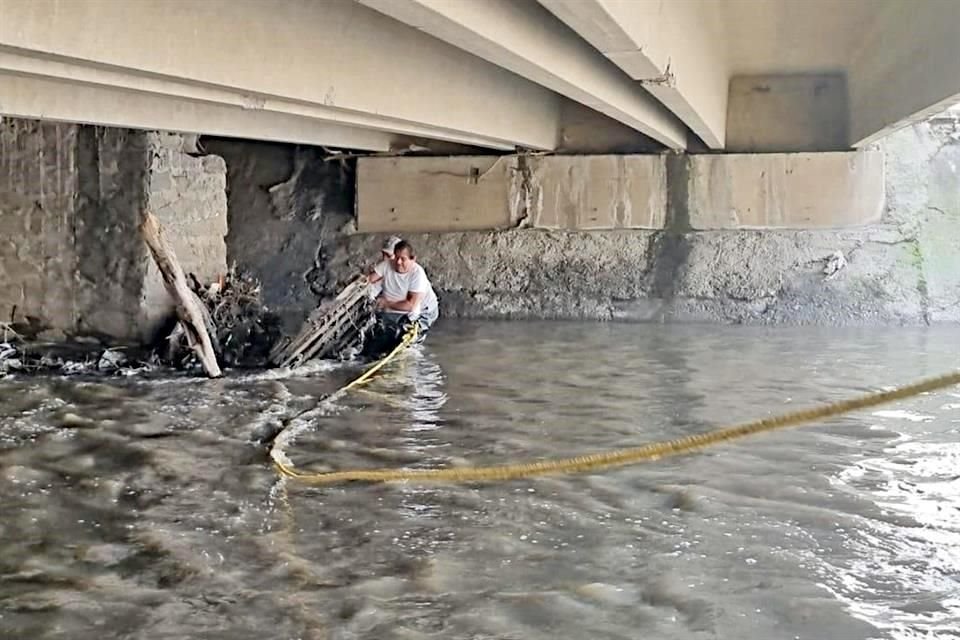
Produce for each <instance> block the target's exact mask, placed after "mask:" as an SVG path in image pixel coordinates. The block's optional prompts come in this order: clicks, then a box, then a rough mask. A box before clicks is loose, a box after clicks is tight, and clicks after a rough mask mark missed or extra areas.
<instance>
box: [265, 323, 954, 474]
mask: <svg viewBox="0 0 960 640" xmlns="http://www.w3.org/2000/svg"><path fill="white" fill-rule="evenodd" d="M412 340H413V338H410V340H407V338H404V341H405V342H403V343H401V344H400V346H398V347H397V348H396V349H394V350H393V351H392V352H391V353H390V354H388V355H387V357H386V358H384V359H383V360H381V361H380V362H378V363H377V365H374V367H371V369H370V370H368V371H367V372H366V373H364V375H362V376H360V378H357V380H355V381H354V382H351V383H350V384H349V385H347V386H346V387H344V389H349V388H351V387H353V386H356V384H360V382H359V381H361V380H362V381H364V382H365V381H366V380H369V378H370V376H371V375H373V374H374V373H376V371H379V370H380V368H382V367H383V365H385V364H386V363H387V362H389V361H390V360H392V359H393V358H394V357H395V356H396V355H397V354H398V353H400V351H402V350H403V348H404V347H406V346H407V345H408V344H410V342H411V341H412ZM368 374H369V375H368ZM957 384H960V371H956V372H953V373H947V374H944V375H941V376H937V377H935V378H927V379H926V380H921V381H920V382H917V383H914V384H911V385H907V386H903V387H898V388H896V389H892V390H890V391H880V392H876V393H868V394H864V395H862V396H859V397H856V398H851V399H849V400H841V401H839V402H833V403H830V404H826V405H823V406H820V407H814V408H811V409H801V410H799V411H794V412H792V413H786V414H783V415H780V416H773V417H770V418H761V419H759V420H754V421H752V422H745V423H743V424H739V425H734V426H730V427H723V428H720V429H715V430H713V431H707V432H706V433H700V434H696V435H692V436H684V437H682V438H675V439H673V440H665V441H663V442H653V443H650V444H645V445H642V446H639V447H631V448H626V449H616V450H613V451H607V452H603V453H593V454H589V455H583V456H575V457H571V458H560V459H556V460H543V461H539V462H521V463H517V464H504V465H495V466H489V467H451V468H443V469H352V470H349V471H330V472H322V473H310V472H302V471H297V470H296V469H294V468H293V467H292V466H289V465H287V464H284V463H283V462H281V461H279V460H277V459H276V457H275V458H274V464H275V465H276V467H277V469H278V470H279V471H280V473H282V474H283V475H285V476H287V477H288V478H293V479H296V480H299V481H301V482H306V483H310V484H319V485H328V484H339V483H342V482H351V481H359V482H443V483H466V482H491V481H504V480H517V479H520V478H529V477H532V476H540V475H545V474H551V473H583V472H585V471H598V470H601V469H609V468H611V467H619V466H624V465H629V464H637V463H639V462H647V461H650V460H657V459H660V458H664V457H667V456H675V455H680V454H683V453H688V452H690V451H695V450H698V449H703V448H705V447H708V446H711V445H715V444H720V443H723V442H729V441H731V440H736V439H738V438H743V437H746V436H750V435H754V434H757V433H763V432H765V431H775V430H777V429H785V428H787V427H794V426H797V425H801V424H806V423H809V422H814V421H816V420H823V419H824V418H831V417H835V416H839V415H843V414H846V413H850V412H852V411H859V410H861V409H867V408H870V407H875V406H877V405H881V404H886V403H888V402H895V401H897V400H903V399H905V398H910V397H912V396H917V395H920V394H922V393H927V392H930V391H936V390H937V389H944V388H946V387H952V386H954V385H957Z"/></svg>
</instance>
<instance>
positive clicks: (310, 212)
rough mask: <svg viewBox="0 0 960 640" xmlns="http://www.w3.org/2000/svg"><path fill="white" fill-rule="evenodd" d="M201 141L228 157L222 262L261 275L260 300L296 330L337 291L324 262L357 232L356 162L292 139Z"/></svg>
mask: <svg viewBox="0 0 960 640" xmlns="http://www.w3.org/2000/svg"><path fill="white" fill-rule="evenodd" d="M202 144H203V148H204V149H205V150H206V151H207V152H210V153H213V154H215V155H217V156H220V157H223V158H224V159H225V161H226V166H227V207H228V212H229V214H228V221H229V224H228V226H229V233H228V234H227V238H226V248H227V260H228V262H229V264H231V265H234V266H236V267H237V268H239V269H241V270H243V271H245V272H248V273H250V274H251V275H252V276H254V277H255V278H257V279H258V280H259V281H260V283H261V285H262V291H261V296H262V300H263V302H264V304H265V305H266V306H267V307H269V308H270V310H271V311H273V312H274V313H276V314H278V315H279V316H280V317H281V319H282V320H283V322H284V327H285V329H286V330H287V331H289V332H295V331H296V330H297V329H298V328H299V326H300V323H301V322H302V321H303V319H304V318H305V317H306V316H307V314H309V313H310V312H311V311H312V310H313V309H315V308H316V306H317V303H318V301H319V299H320V297H321V296H323V295H326V294H329V293H330V292H331V291H333V289H334V287H333V285H332V284H331V283H330V282H328V276H329V271H328V270H327V268H326V264H327V261H328V259H329V257H328V254H329V253H330V252H331V251H332V247H333V246H334V244H335V242H334V239H335V238H338V237H340V236H341V235H342V234H343V233H344V232H349V231H353V230H355V222H354V215H353V202H354V190H353V184H354V167H353V165H352V164H342V163H340V162H339V161H335V162H326V161H325V160H324V157H323V154H322V153H320V152H319V151H318V150H313V149H305V148H301V147H294V146H291V145H281V144H271V143H259V142H248V141H240V140H228V139H222V138H203V141H202Z"/></svg>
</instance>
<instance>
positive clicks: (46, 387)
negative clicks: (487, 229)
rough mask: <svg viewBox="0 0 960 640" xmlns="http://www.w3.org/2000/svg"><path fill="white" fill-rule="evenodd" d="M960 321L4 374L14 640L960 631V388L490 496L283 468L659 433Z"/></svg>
mask: <svg viewBox="0 0 960 640" xmlns="http://www.w3.org/2000/svg"><path fill="white" fill-rule="evenodd" d="M958 339H960V330H956V329H937V330H904V329H898V330H891V329H886V330H836V329H830V330H827V329H785V328H776V329H761V328H742V327H724V328H721V327H676V326H648V325H615V324H566V323H455V322H450V321H447V322H443V323H441V325H440V327H439V328H438V329H437V330H436V331H435V332H434V335H431V337H430V339H429V340H428V342H427V343H426V344H425V345H422V346H421V347H418V348H417V349H415V350H413V351H411V352H409V353H407V354H406V355H405V356H404V357H403V358H401V359H400V360H399V361H398V362H396V363H395V364H393V365H391V366H390V367H388V368H387V369H386V370H385V371H384V375H383V376H381V377H380V378H378V379H377V380H375V381H374V382H373V383H371V384H370V385H369V387H367V388H366V389H365V390H364V391H361V392H357V393H353V394H349V395H347V396H344V397H342V398H340V399H338V400H336V401H335V402H333V403H320V404H318V399H319V398H321V397H323V396H324V395H326V394H328V393H330V392H332V391H333V390H334V389H336V388H337V387H338V386H339V385H341V384H343V383H344V382H345V381H347V380H349V379H350V378H351V377H352V376H354V375H356V374H357V373H358V371H359V370H360V369H359V368H358V367H357V366H356V365H340V364H337V365H323V366H320V367H316V368H314V369H313V370H310V371H307V372H302V373H299V374H297V375H295V376H286V377H285V376H284V375H283V374H282V373H281V372H277V371H266V372H230V373H229V375H228V377H227V378H226V379H224V380H220V381H203V382H199V383H198V382H197V381H196V380H194V379H189V378H187V377H185V376H180V375H160V374H153V375H152V376H150V378H149V379H147V378H143V377H138V378H80V377H70V378H63V377H61V378H57V377H46V378H8V379H6V380H2V381H0V637H2V638H25V639H26V638H30V639H53V638H65V639H66V638H69V639H71V640H85V639H93V640H107V639H110V638H130V639H133V638H137V639H139V638H142V639H148V638H149V639H151V640H153V639H162V638H171V639H172V638H178V639H180V638H224V639H227V638H229V639H231V640H240V639H245V638H250V639H257V640H262V639H265V638H280V639H282V638H291V639H292V638H304V639H307V638H309V639H326V638H329V639H351V638H357V639H360V638H363V639H392V638H397V639H405V640H406V639H409V640H415V639H427V638H437V639H440V638H443V639H460V638H464V639H466V638H470V639H477V640H479V639H494V638H497V639H520V638H523V639H534V638H549V639H551V640H556V639H557V638H571V639H581V638H640V637H649V638H667V639H672V638H676V639H681V638H683V639H688V638H694V639H697V638H762V639H764V640H777V639H786V640H792V639H795V638H810V639H842V640H853V639H857V638H896V639H910V640H913V639H919V638H960V480H958V476H960V436H958V432H960V389H956V390H948V391H944V392H938V393H932V394H927V395H925V396H922V397H919V398H916V399H913V400H909V401H905V402H902V403H899V404H896V405H891V406H887V407H882V408H880V409H877V410H873V411H867V412H864V413H860V414H856V415H850V416H846V417H843V418H839V419H835V420H831V421H829V422H827V423H823V424H818V425H815V426H809V427H802V428H796V429H791V430H788V431H783V432H779V433H773V434H766V435H760V436H755V437H753V438H750V439H745V440H741V441H739V442H735V443H729V444H726V445H723V446H719V447H716V448H713V449H710V450H708V451H704V452H701V453H697V454H694V455H689V456H684V457H679V458H673V459H668V460H661V461H658V462H654V463H649V464H644V465H638V466H634V467H627V468H623V469H618V470H612V471H606V472H602V473H596V474H588V475H579V476H560V477H546V478H539V479H534V480H526V481H515V482H510V483H505V484H489V485H480V486H431V485H423V486H418V485H405V484H397V485H381V486H366V485H358V484H355V485H348V486H336V487H326V488H316V487H309V486H304V485H301V484H297V483H296V482H292V481H280V480H279V478H278V476H277V474H276V473H275V471H274V470H273V469H272V468H271V466H270V464H268V458H267V454H266V450H267V447H266V445H264V444H258V443H257V442H255V441H256V440H257V439H263V438H265V437H267V436H268V435H269V434H271V433H274V432H276V430H277V429H278V428H279V427H280V426H281V425H283V424H289V425H290V426H296V427H297V429H298V430H299V431H300V433H299V435H298V437H297V438H296V439H295V441H294V442H293V443H292V444H291V446H289V447H288V448H287V451H286V452H287V454H288V455H289V457H290V458H291V459H292V460H293V461H294V462H295V463H296V464H297V466H298V467H299V468H302V469H305V468H313V469H338V468H352V467H382V466H392V467H397V466H425V467H429V466H437V465H449V464H466V463H467V462H470V463H487V464H489V463H500V462H506V461H518V460H531V459H536V458H543V457H553V456H567V455H572V454H576V453H583V452H590V451H599V450H605V449H610V448H616V447H622V446H632V445H637V444H642V443H645V442H648V441H652V440H659V439H665V438H672V437H677V436H681V435H684V434H689V433H695V432H699V431H703V430H707V429H710V428H713V427H717V426H721V425H724V424H728V423H732V422H737V421H742V420H748V419H752V418H756V417H761V416H765V415H771V414H774V413H779V412H783V411H787V410H792V409H795V408H798V407H800V406H803V405H808V404H816V403H820V402H825V401H831V400H837V399H840V398H844V397H846V396H849V395H852V394H856V393H862V392H864V391H867V390H875V389H879V388H883V387H885V386H891V385H897V384H903V383H906V382H909V381H912V380H914V379H916V378H918V377H923V376H927V375H933V374H936V373H941V372H945V371H948V370H950V369H953V368H955V367H956V366H957V365H958V364H960V362H958V348H957V347H958V344H960V340H958Z"/></svg>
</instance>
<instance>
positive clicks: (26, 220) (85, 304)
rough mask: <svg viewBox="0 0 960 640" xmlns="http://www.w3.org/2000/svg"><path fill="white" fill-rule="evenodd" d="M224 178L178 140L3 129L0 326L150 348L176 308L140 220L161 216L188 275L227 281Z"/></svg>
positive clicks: (62, 129)
mask: <svg viewBox="0 0 960 640" xmlns="http://www.w3.org/2000/svg"><path fill="white" fill-rule="evenodd" d="M162 138H163V139H162ZM224 171H225V170H224V167H223V163H222V160H220V159H218V158H210V157H204V158H200V157H193V156H191V155H189V154H188V153H187V151H186V150H185V149H184V148H183V139H182V138H181V137H179V136H166V137H161V136H159V135H158V134H148V133H146V132H141V131H132V130H128V129H109V128H102V127H90V126H80V125H58V124H52V123H43V122H38V121H33V120H18V119H10V118H7V119H4V120H3V121H2V123H0V176H3V179H2V181H0V230H2V231H3V234H2V240H0V283H2V284H0V319H3V320H4V321H10V320H12V321H14V322H17V323H21V324H22V323H28V324H30V323H32V324H33V325H35V326H36V327H37V328H45V331H46V334H47V335H49V336H51V337H53V336H95V337H99V338H102V339H104V340H107V341H139V340H142V339H145V338H147V337H149V336H150V335H151V333H152V331H153V330H154V329H155V328H156V327H157V325H158V323H159V321H160V319H161V318H162V316H164V315H166V314H167V313H168V312H169V311H170V310H171V309H172V303H171V301H170V299H169V297H168V296H167V295H166V293H165V292H164V290H163V285H162V282H161V281H160V278H159V274H157V273H156V272H155V269H154V267H153V266H152V263H151V261H150V258H149V256H148V254H147V251H146V248H145V247H144V244H143V241H142V240H141V238H140V234H139V231H138V226H139V222H140V220H141V216H142V212H143V211H144V210H146V209H148V208H149V209H152V210H153V211H154V212H155V213H156V214H157V215H158V217H159V218H160V219H161V221H162V222H163V223H164V226H165V229H166V233H167V236H168V238H169V239H170V240H171V244H173V245H174V247H175V248H176V249H177V250H178V251H179V252H180V254H181V255H182V257H183V263H184V267H185V269H187V270H189V271H192V272H195V273H196V274H197V275H198V276H200V277H202V278H210V277H212V276H214V275H215V274H218V273H222V272H223V271H224V270H225V267H226V265H225V262H224V258H223V256H224V249H223V247H224V241H223V231H224V230H225V220H226V201H225V198H224V195H223V185H224ZM181 194H189V196H186V197H182V195H181Z"/></svg>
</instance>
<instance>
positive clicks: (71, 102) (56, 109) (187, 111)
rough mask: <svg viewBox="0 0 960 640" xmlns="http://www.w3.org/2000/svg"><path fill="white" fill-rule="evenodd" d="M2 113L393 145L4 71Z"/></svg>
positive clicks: (286, 120) (294, 119) (278, 117)
mask: <svg viewBox="0 0 960 640" xmlns="http://www.w3.org/2000/svg"><path fill="white" fill-rule="evenodd" d="M0 115H4V116H13V117H19V118H37V119H40V120H51V121H62V122H79V123H83V124H96V125H103V126H110V127H126V128H131V129H162V130H164V131H176V132H181V133H198V134H207V135H219V136H225V137H235V138H251V139H256V140H270V141H273V142H292V143H297V144H314V145H319V146H330V147H341V148H348V149H362V150H366V151H388V150H390V142H391V136H390V134H388V133H384V132H381V131H372V130H367V129H356V128H351V127H342V126H339V125H335V124H328V123H324V122H319V121H316V120H310V119H307V118H302V117H299V116H292V115H288V114H285V113H276V112H270V111H249V110H245V109H242V108H240V107H231V106H225V105H221V104H214V103H210V102H200V101H195V100H185V99H182V98H174V97H170V96H165V95H155V94H149V93H143V92H139V91H128V90H126V89H117V88H114V87H109V86H97V85H83V84H73V83H68V82H62V81H56V80H50V79H44V78H34V77H29V76H21V75H13V74H9V73H5V72H0Z"/></svg>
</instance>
